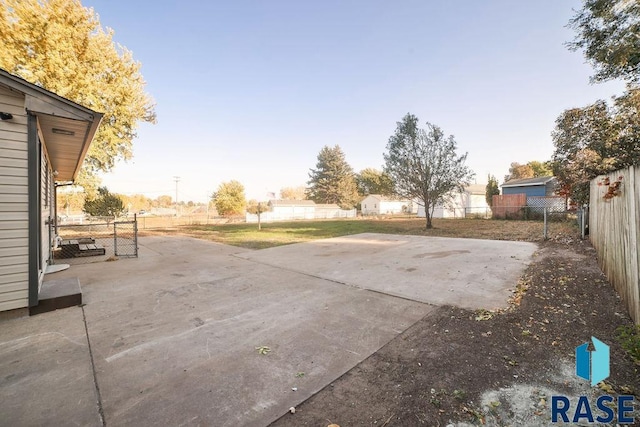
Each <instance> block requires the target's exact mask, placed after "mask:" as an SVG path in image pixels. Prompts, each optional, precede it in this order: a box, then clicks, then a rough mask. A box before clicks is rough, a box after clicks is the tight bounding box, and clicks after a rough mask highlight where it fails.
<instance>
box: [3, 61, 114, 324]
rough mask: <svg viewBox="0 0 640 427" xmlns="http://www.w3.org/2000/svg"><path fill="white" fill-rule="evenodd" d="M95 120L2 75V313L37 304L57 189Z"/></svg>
mask: <svg viewBox="0 0 640 427" xmlns="http://www.w3.org/2000/svg"><path fill="white" fill-rule="evenodd" d="M101 119H102V114H100V113H96V112H95V111H92V110H90V109H88V108H85V107H83V106H81V105H78V104H76V103H74V102H72V101H69V100H68V99H65V98H62V97H60V96H58V95H56V94H54V93H52V92H49V91H47V90H45V89H42V88H41V87H38V86H36V85H34V84H31V83H29V82H27V81H25V80H23V79H21V78H19V77H16V76H14V75H12V74H10V73H8V72H6V71H5V70H2V69H0V312H6V311H8V310H23V309H27V308H33V307H36V306H37V305H38V301H39V293H40V290H41V286H42V282H43V278H44V274H45V272H46V271H47V267H48V266H49V265H50V263H51V259H52V250H53V244H52V243H53V241H54V238H55V226H56V224H55V221H56V209H55V187H56V185H58V184H70V183H72V182H73V181H74V180H75V179H76V177H77V175H78V172H79V171H80V167H81V166H82V162H83V160H84V157H85V155H86V153H87V150H88V149H89V145H90V144H91V141H92V139H93V136H94V135H95V132H96V130H97V128H98V125H99V124H100V120H101Z"/></svg>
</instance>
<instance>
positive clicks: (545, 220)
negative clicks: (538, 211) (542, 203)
mask: <svg viewBox="0 0 640 427" xmlns="http://www.w3.org/2000/svg"><path fill="white" fill-rule="evenodd" d="M543 237H544V240H547V208H544V231H543Z"/></svg>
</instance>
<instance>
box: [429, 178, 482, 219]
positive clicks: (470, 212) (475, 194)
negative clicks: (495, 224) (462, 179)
mask: <svg viewBox="0 0 640 427" xmlns="http://www.w3.org/2000/svg"><path fill="white" fill-rule="evenodd" d="M485 194H486V186H485V185H483V184H471V185H468V186H466V187H465V188H464V191H462V192H461V193H460V192H454V193H453V194H451V195H450V197H449V198H448V200H447V201H446V202H445V203H444V204H441V205H437V206H436V207H435V208H434V209H433V218H467V217H469V216H481V217H485V218H489V217H490V216H491V208H490V207H489V205H488V204H487V200H486V197H485ZM418 216H420V217H425V216H426V215H425V211H424V206H422V205H420V206H419V207H418Z"/></svg>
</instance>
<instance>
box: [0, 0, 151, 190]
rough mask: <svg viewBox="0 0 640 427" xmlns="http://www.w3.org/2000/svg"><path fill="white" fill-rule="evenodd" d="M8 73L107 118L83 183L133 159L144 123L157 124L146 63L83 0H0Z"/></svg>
mask: <svg viewBox="0 0 640 427" xmlns="http://www.w3.org/2000/svg"><path fill="white" fill-rule="evenodd" d="M0 40H2V48H1V49H0V68H3V69H5V70H7V71H8V72H10V73H12V74H15V75H17V76H19V77H22V78H23V79H25V80H27V81H29V82H31V83H34V84H36V85H38V86H41V87H43V88H45V89H47V90H50V91H52V92H54V93H57V94H58V95H60V96H63V97H65V98H67V99H70V100H72V101H74V102H76V103H78V104H81V105H84V106H86V107H88V108H91V109H93V110H95V111H98V112H100V113H103V114H104V118H103V119H102V124H101V125H100V128H99V129H98V132H97V133H96V136H95V138H94V141H93V144H92V145H91V148H90V150H89V152H88V153H87V156H86V158H85V162H84V166H83V169H82V171H81V173H80V175H79V177H78V180H77V182H78V184H80V185H83V186H85V188H86V189H87V190H88V191H89V192H94V191H95V189H96V188H97V186H98V185H97V184H98V182H99V180H98V179H97V177H96V172H99V171H103V172H107V171H109V170H111V169H112V168H113V166H114V165H115V163H116V162H117V161H118V160H128V159H130V158H131V156H132V145H133V139H134V138H135V137H136V129H137V126H138V124H139V123H140V122H151V123H154V122H155V119H156V115H155V111H154V102H153V100H152V98H151V97H150V96H149V95H148V94H147V93H146V92H145V85H146V82H145V81H144V78H143V77H142V74H141V73H140V67H141V64H140V62H137V61H135V60H134V59H133V55H132V54H131V52H130V51H129V50H127V49H126V48H125V47H124V46H121V45H119V44H116V43H115V42H114V41H113V30H111V29H106V30H105V29H103V28H102V25H101V24H100V21H99V20H98V16H97V15H96V13H95V12H94V10H93V9H88V8H85V7H83V6H82V4H81V3H80V2H79V1H78V0H0Z"/></svg>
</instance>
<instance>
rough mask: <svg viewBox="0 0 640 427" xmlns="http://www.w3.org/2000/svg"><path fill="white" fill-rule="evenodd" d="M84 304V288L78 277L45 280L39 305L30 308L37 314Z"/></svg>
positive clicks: (30, 310)
mask: <svg viewBox="0 0 640 427" xmlns="http://www.w3.org/2000/svg"><path fill="white" fill-rule="evenodd" d="M81 304H82V290H81V289H80V280H78V278H77V277H72V278H66V279H50V280H45V281H44V283H43V284H42V287H41V288H40V294H39V295H38V305H37V306H35V307H30V308H29V314H30V315H32V316H33V315H35V314H40V313H47V312H49V311H53V310H58V309H60V308H67V307H73V306H76V305H81Z"/></svg>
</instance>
